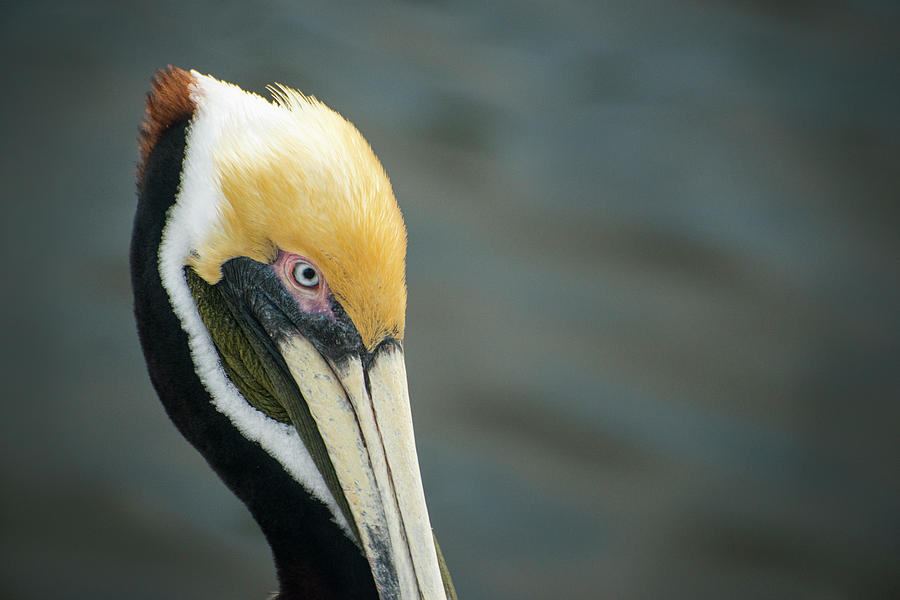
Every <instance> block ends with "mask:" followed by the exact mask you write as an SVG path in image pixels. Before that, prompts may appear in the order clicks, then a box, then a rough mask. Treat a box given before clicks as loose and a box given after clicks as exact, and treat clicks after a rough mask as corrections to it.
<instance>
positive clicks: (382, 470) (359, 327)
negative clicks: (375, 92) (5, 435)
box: [131, 67, 455, 600]
mask: <svg viewBox="0 0 900 600" xmlns="http://www.w3.org/2000/svg"><path fill="white" fill-rule="evenodd" d="M270 90H271V92H272V95H273V100H271V101H269V100H267V99H265V98H263V97H261V96H258V95H255V94H251V93H247V92H245V91H243V90H241V89H240V88H238V87H236V86H234V85H231V84H228V83H224V82H222V81H219V80H217V79H214V78H213V77H210V76H207V75H202V74H200V73H198V72H196V71H189V72H188V71H183V70H180V69H176V68H172V67H169V68H168V69H167V70H163V71H160V72H159V73H158V74H157V77H156V78H155V80H154V83H153V89H152V91H151V93H150V94H149V95H148V101H147V113H146V117H145V119H144V123H143V125H142V130H141V163H140V166H139V171H138V188H139V204H138V211H137V215H136V217H135V223H134V235H133V239H132V250H131V262H132V282H133V287H134V294H135V314H136V317H137V322H138V329H139V333H140V337H141V343H142V346H143V349H144V354H145V356H146V358H147V364H148V368H149V371H150V375H151V379H152V381H153V384H154V386H155V388H156V390H157V392H158V394H159V396H160V398H161V400H162V401H163V404H164V405H165V407H166V410H167V412H168V414H169V415H170V417H171V418H172V420H173V421H174V423H175V424H176V426H177V427H178V428H179V429H180V430H181V432H182V433H183V434H184V435H185V437H186V438H187V439H188V440H189V441H190V442H191V443H192V444H193V445H194V446H195V447H196V448H197V449H198V450H199V451H200V452H201V453H202V454H203V455H204V456H205V457H206V459H207V460H208V462H209V463H210V465H211V466H212V467H213V468H214V469H215V470H216V471H217V473H218V474H219V475H220V477H221V478H222V479H223V480H224V481H225V483H226V484H227V485H228V486H229V487H230V488H231V489H232V490H233V491H234V492H235V493H236V494H237V495H238V496H239V497H240V498H241V499H242V500H243V501H244V503H245V504H247V506H248V508H249V509H250V511H251V513H252V514H253V516H254V518H255V519H256V521H257V522H258V523H259V525H260V527H261V528H262V530H263V532H264V534H265V535H266V537H267V539H268V541H269V543H270V545H271V546H272V550H273V555H274V558H275V562H276V567H277V572H278V578H279V583H280V586H281V591H280V596H279V597H280V598H283V599H285V600H287V599H289V598H295V597H296V598H300V597H303V598H380V599H388V598H391V599H398V600H412V599H420V598H421V599H426V600H431V599H444V598H453V597H454V596H455V595H454V592H453V588H452V584H451V583H450V578H449V575H448V574H447V571H446V569H445V568H444V564H443V559H442V558H441V556H440V550H439V549H438V547H437V544H436V542H435V540H434V537H433V535H432V531H431V525H430V522H429V517H428V510H427V508H426V504H425V496H424V493H423V488H422V481H421V476H420V473H419V465H418V459H417V455H416V447H415V440H414V436H413V425H412V418H411V414H410V406H409V395H408V391H407V382H406V371H405V366H404V354H403V333H404V315H405V311H406V283H405V257H406V229H405V227H404V224H403V217H402V215H401V213H400V209H399V207H398V206H397V202H396V200H395V198H394V194H393V192H392V190H391V184H390V181H389V180H388V177H387V175H386V174H385V172H384V169H383V168H382V166H381V164H380V163H379V161H378V159H377V158H376V156H375V154H374V153H373V152H372V149H371V148H370V146H369V144H368V143H367V142H366V141H365V139H363V137H362V135H361V134H360V133H359V131H357V129H356V128H355V127H354V126H353V125H352V124H351V123H349V122H348V121H346V120H345V119H344V118H343V117H341V116H340V115H339V114H338V113H336V112H334V111H332V110H331V109H329V108H328V107H326V106H325V105H324V104H322V103H321V102H319V101H318V100H316V99H315V98H312V97H308V96H305V95H303V94H302V93H300V92H297V91H295V90H292V89H290V88H287V87H284V86H277V87H273V88H270Z"/></svg>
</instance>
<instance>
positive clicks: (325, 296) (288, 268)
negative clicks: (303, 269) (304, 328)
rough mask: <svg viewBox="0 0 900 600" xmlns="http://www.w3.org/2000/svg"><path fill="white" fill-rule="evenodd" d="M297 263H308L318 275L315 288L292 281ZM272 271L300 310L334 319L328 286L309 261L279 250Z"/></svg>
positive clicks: (320, 272)
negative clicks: (317, 282)
mask: <svg viewBox="0 0 900 600" xmlns="http://www.w3.org/2000/svg"><path fill="white" fill-rule="evenodd" d="M298 262H304V263H308V264H309V265H311V266H312V267H313V268H314V269H315V270H316V273H318V274H319V284H318V285H317V286H315V287H311V288H309V287H303V286H301V285H299V284H298V283H296V282H295V281H294V278H293V275H291V273H292V271H293V270H294V266H295V265H296V264H297V263H298ZM272 269H273V270H274V271H275V274H276V275H278V278H279V279H280V280H281V285H283V286H284V289H285V290H287V292H288V293H289V294H290V295H291V296H293V298H294V300H296V301H297V306H298V307H299V308H300V310H302V311H303V312H306V313H314V314H324V315H327V316H329V317H332V318H333V317H334V313H333V312H332V311H331V303H330V302H329V297H330V296H331V290H329V289H328V284H327V283H326V282H325V275H323V274H322V271H320V270H319V267H317V266H316V265H315V264H314V263H313V262H312V261H311V260H309V259H308V258H306V257H304V256H300V255H299V254H291V253H290V252H285V251H284V250H279V251H278V257H277V258H276V259H275V262H274V263H272Z"/></svg>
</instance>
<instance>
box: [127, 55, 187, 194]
mask: <svg viewBox="0 0 900 600" xmlns="http://www.w3.org/2000/svg"><path fill="white" fill-rule="evenodd" d="M195 82H196V81H195V79H194V76H193V75H191V74H190V73H188V72H187V71H185V70H183V69H179V68H178V67H173V66H172V65H169V66H168V67H167V68H165V69H160V70H158V71H157V72H156V75H155V76H154V77H153V82H152V84H151V85H152V88H151V89H150V92H149V93H148V94H147V106H146V108H145V110H144V120H143V122H142V123H141V132H140V136H139V137H138V146H139V147H140V150H141V162H140V163H139V164H138V174H137V176H138V185H140V182H141V180H143V178H144V168H145V166H146V164H147V157H149V156H150V151H151V150H153V147H154V146H155V145H156V142H157V141H159V138H160V136H162V134H163V133H164V132H165V131H166V129H168V128H169V127H171V126H172V125H174V124H176V123H180V122H181V121H186V120H188V119H190V118H191V115H193V114H194V109H195V105H194V102H193V100H191V92H190V88H189V86H190V85H191V84H193V83H195Z"/></svg>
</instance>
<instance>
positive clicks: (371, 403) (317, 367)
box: [279, 334, 454, 600]
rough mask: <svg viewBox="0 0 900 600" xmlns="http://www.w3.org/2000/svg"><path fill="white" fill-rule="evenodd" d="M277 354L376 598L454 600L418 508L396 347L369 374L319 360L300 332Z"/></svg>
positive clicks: (350, 362) (344, 362)
mask: <svg viewBox="0 0 900 600" xmlns="http://www.w3.org/2000/svg"><path fill="white" fill-rule="evenodd" d="M279 350H280V352H281V355H282V357H283V358H284V361H285V364H286V365H287V367H288V371H289V372H290V375H291V377H292V378H293V380H294V382H295V383H296V385H297V387H298V389H299V391H300V394H301V395H302V398H303V400H304V401H305V404H306V407H308V414H309V415H311V417H312V419H313V421H314V422H315V426H316V429H317V430H318V434H319V435H320V436H321V441H322V443H323V444H324V446H325V451H326V452H327V454H328V459H330V463H331V466H332V467H333V475H334V476H335V477H336V480H337V483H338V485H339V489H338V490H335V489H332V493H333V494H335V495H336V496H337V495H341V496H343V498H340V497H338V498H336V500H337V501H338V504H339V505H340V506H341V508H342V510H343V511H344V512H345V513H347V514H345V515H344V516H345V517H346V518H347V521H348V522H349V523H350V524H351V528H352V529H353V531H354V532H355V533H356V534H357V536H358V542H359V545H360V547H361V549H362V551H363V552H364V554H365V556H366V558H367V559H368V562H369V566H370V568H371V570H372V575H373V577H374V579H375V585H376V587H377V589H378V593H379V597H380V598H381V599H382V600H387V599H389V598H390V599H396V600H413V599H420V598H421V599H424V600H436V599H444V598H447V597H448V596H450V597H452V596H453V595H454V593H453V592H452V584H450V583H449V576H446V569H444V568H442V564H439V563H442V561H440V560H439V551H438V550H437V549H436V544H435V541H434V538H433V536H432V533H431V524H430V521H429V519H428V509H427V508H426V506H425V495H424V492H423V490H422V478H421V475H420V473H419V461H418V458H417V455H416V446H415V438H414V435H413V425H412V416H411V413H410V408H409V392H408V389H407V383H406V367H405V365H404V361H403V351H402V349H401V347H400V345H399V343H388V344H383V345H382V346H381V347H380V348H379V350H378V351H377V352H376V354H375V356H374V358H373V359H372V361H371V363H370V364H369V366H368V367H367V368H363V365H362V362H361V360H360V358H359V356H357V355H350V356H349V357H347V358H342V359H340V361H338V362H335V361H333V360H331V359H326V358H324V357H323V356H322V355H321V354H320V353H319V352H318V351H317V350H316V349H315V347H314V346H313V345H312V344H311V343H310V342H309V341H308V340H307V339H306V338H304V337H303V336H302V335H299V334H296V335H292V336H290V337H286V338H283V339H282V340H281V341H280V342H279ZM293 412H294V411H292V410H290V407H289V410H288V413H289V414H290V415H291V420H292V421H294V425H295V426H297V427H298V429H300V428H301V426H302V424H301V423H299V422H298V420H299V419H295V417H294V414H293ZM301 433H302V431H301ZM330 487H331V486H330ZM442 580H446V583H445V582H444V581H442ZM445 586H447V587H446V588H445ZM445 589H446V591H445Z"/></svg>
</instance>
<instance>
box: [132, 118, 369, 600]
mask: <svg viewBox="0 0 900 600" xmlns="http://www.w3.org/2000/svg"><path fill="white" fill-rule="evenodd" d="M186 131H187V122H181V123H176V124H174V125H173V126H172V127H170V128H169V129H168V130H167V131H166V132H165V133H164V134H163V135H162V137H161V138H160V139H159V141H158V142H157V143H156V145H155V146H154V148H153V150H152V152H151V153H150V156H149V158H148V159H147V162H146V165H145V170H144V177H143V179H142V181H141V182H140V189H139V201H138V209H137V214H136V216H135V221H134V232H133V237H132V243H131V279H132V286H133V289H134V311H135V316H136V318H137V324H138V333H139V334H140V339H141V346H142V347H143V350H144V356H145V357H146V359H147V367H148V370H149V372H150V379H151V380H152V382H153V386H154V387H155V388H156V391H157V393H158V394H159V397H160V399H161V400H162V402H163V405H164V406H165V409H166V412H167V413H168V414H169V417H170V418H171V419H172V421H173V422H174V423H175V425H176V426H177V427H178V429H179V430H180V431H181V433H182V435H184V437H185V438H186V439H187V440H188V441H189V442H190V443H191V444H192V445H193V446H194V447H195V448H197V450H199V451H200V453H201V454H203V456H204V457H205V458H206V460H207V462H209V464H210V466H211V467H212V468H213V469H214V470H215V471H216V473H218V474H219V477H221V478H222V480H223V481H224V482H225V484H226V485H227V486H228V487H229V488H230V489H231V490H232V492H234V493H235V494H236V495H237V496H238V497H239V498H240V499H241V500H242V501H243V502H244V503H245V504H246V505H247V507H248V508H249V509H250V512H251V513H252V514H253V518H254V519H256V522H257V523H258V524H259V526H260V528H262V531H263V533H264V534H265V536H266V539H267V540H268V542H269V545H270V546H271V547H272V553H273V556H274V558H275V565H276V568H277V571H278V580H279V585H280V587H281V592H280V594H279V598H280V599H283V600H293V599H295V598H298V599H299V598H304V599H318V598H322V599H326V598H341V599H355V598H377V594H376V591H375V586H374V582H373V579H372V576H371V574H370V571H369V567H368V564H367V563H366V560H365V559H364V558H363V556H362V554H361V553H360V552H359V550H358V549H357V547H356V546H355V545H354V544H353V543H352V542H351V541H350V540H349V539H347V537H346V536H345V535H344V533H343V532H342V531H341V530H340V529H339V528H338V526H337V525H335V524H334V522H333V521H332V518H331V513H330V511H329V510H328V509H327V508H326V507H325V506H324V505H323V504H322V503H321V502H319V501H318V500H316V499H314V498H312V497H311V496H310V495H309V494H307V493H306V491H305V490H304V489H303V488H302V487H301V486H300V485H299V484H298V483H297V482H296V481H294V480H293V479H292V478H291V477H290V476H289V475H288V474H287V473H286V472H285V470H284V469H283V468H282V466H281V465H280V463H278V461H276V460H275V459H274V458H272V457H271V456H270V455H269V454H267V453H266V452H265V451H264V450H263V449H262V448H261V447H260V446H259V444H257V443H256V442H251V441H250V440H248V439H247V438H245V437H244V436H242V435H241V434H240V432H238V430H237V429H235V427H234V426H233V425H232V423H231V421H230V420H229V419H228V418H227V417H226V416H225V415H223V414H221V413H220V412H218V411H217V410H216V409H215V408H214V406H213V405H212V403H211V399H210V396H209V393H208V392H207V391H206V389H205V388H204V387H203V384H202V383H201V382H200V379H199V378H198V377H197V374H196V373H195V371H194V363H193V361H192V360H191V356H190V351H189V349H188V340H187V334H186V333H185V332H184V330H183V329H182V328H181V325H180V323H179V322H178V318H177V317H176V316H175V313H174V312H173V310H172V306H171V305H170V303H169V298H168V295H167V293H166V291H165V289H164V288H163V286H162V282H161V280H160V274H159V259H158V252H159V246H160V241H161V238H162V232H163V228H164V226H165V223H166V211H167V210H168V209H169V207H170V206H171V205H172V204H173V203H174V202H175V195H176V193H177V190H178V184H179V180H180V177H181V166H182V163H183V160H184V152H185V139H186Z"/></svg>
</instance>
